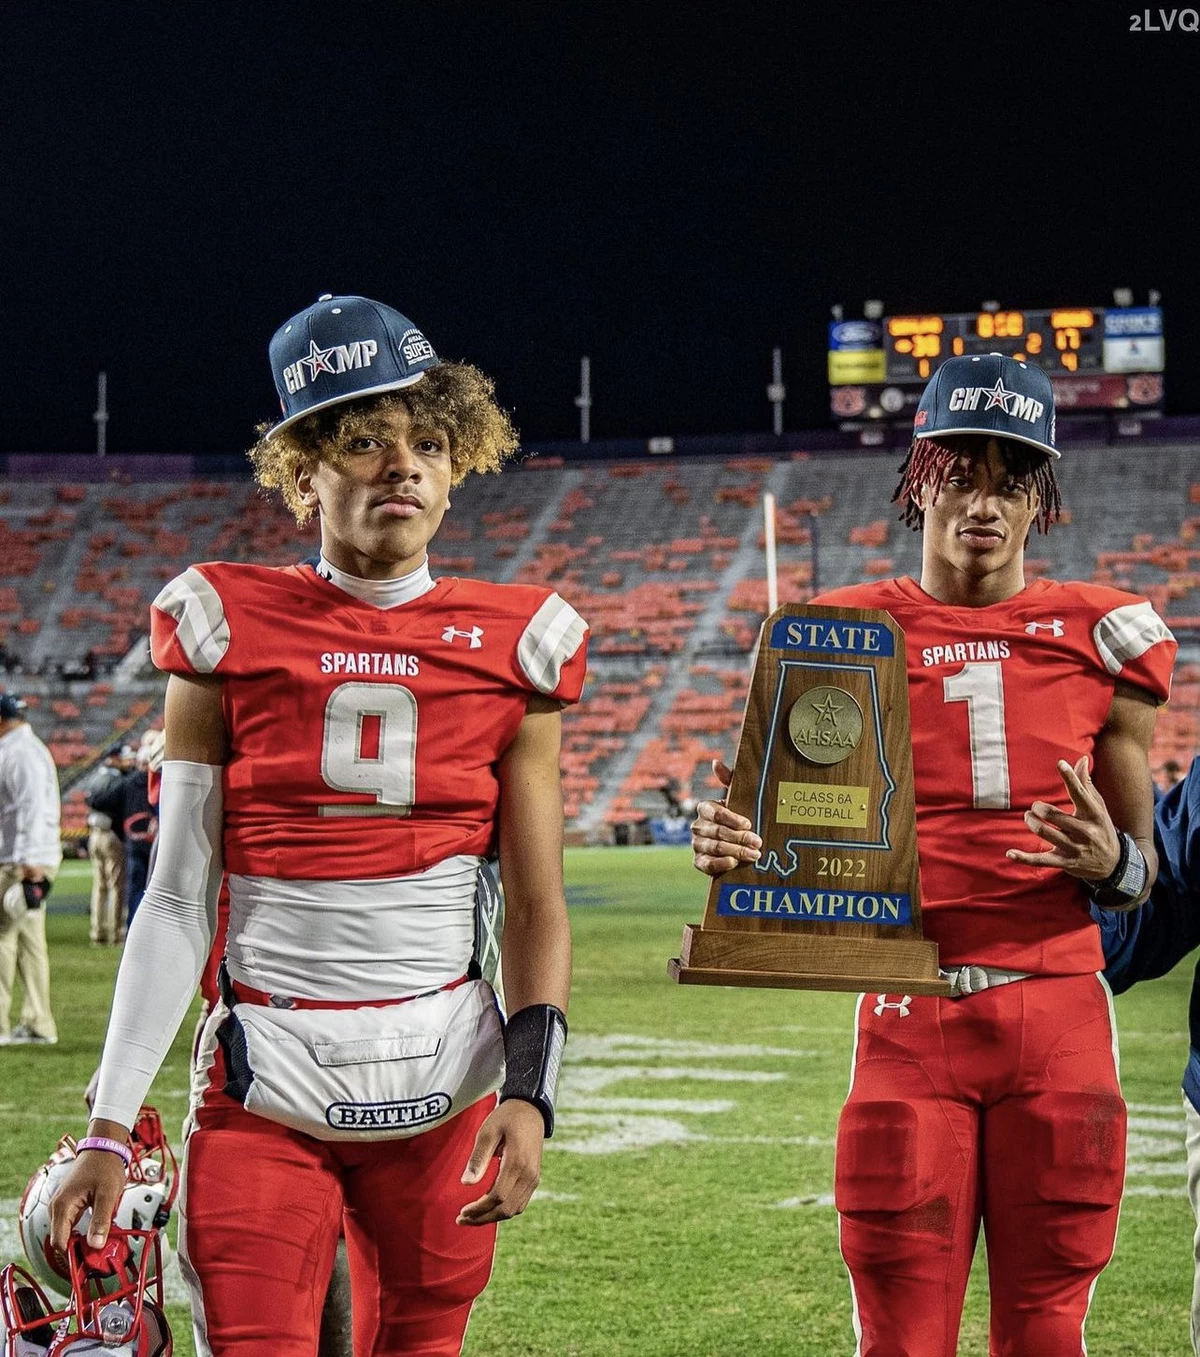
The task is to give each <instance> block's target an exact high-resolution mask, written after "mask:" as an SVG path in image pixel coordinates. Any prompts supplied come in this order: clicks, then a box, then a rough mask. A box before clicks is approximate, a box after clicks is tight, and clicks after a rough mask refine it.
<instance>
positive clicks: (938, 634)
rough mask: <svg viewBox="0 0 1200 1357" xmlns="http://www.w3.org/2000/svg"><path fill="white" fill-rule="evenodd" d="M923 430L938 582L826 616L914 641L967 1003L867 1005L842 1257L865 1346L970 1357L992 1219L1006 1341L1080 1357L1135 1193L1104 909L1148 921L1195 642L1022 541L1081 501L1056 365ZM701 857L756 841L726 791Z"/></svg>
mask: <svg viewBox="0 0 1200 1357" xmlns="http://www.w3.org/2000/svg"><path fill="white" fill-rule="evenodd" d="M915 435H916V436H915V439H914V442H913V445H912V448H911V450H910V452H909V456H908V458H907V459H906V460H905V462H904V465H903V466H902V468H901V479H900V484H899V487H898V489H897V492H896V495H895V498H896V499H897V500H899V501H900V503H901V505H902V509H903V516H904V518H905V520H906V521H907V522H908V523H909V524H910V525H911V526H913V527H914V528H918V529H921V530H922V531H923V547H922V564H921V578H920V581H919V582H918V581H916V580H913V579H907V578H905V579H893V580H888V581H884V582H878V583H871V584H864V585H857V586H853V587H850V588H844V589H836V590H833V591H832V592H830V593H828V594H825V595H823V596H822V597H820V598H818V599H816V600H814V601H815V602H817V603H827V604H829V605H831V606H832V605H837V606H846V607H855V608H883V609H886V610H887V611H888V612H890V613H891V615H892V616H893V617H894V618H895V619H896V621H897V622H898V623H899V624H900V625H901V627H902V628H903V630H904V633H905V641H906V651H907V660H908V683H909V698H910V703H911V714H912V741H913V768H914V774H915V781H916V812H917V839H918V851H919V859H920V868H921V891H922V904H923V909H924V920H925V932H926V935H927V936H929V937H931V938H933V939H934V940H936V941H937V943H938V946H939V953H940V960H941V964H942V966H943V968H944V971H943V974H944V975H945V976H946V977H947V978H948V979H949V980H950V981H951V983H952V986H953V993H952V996H951V997H949V998H936V997H909V996H905V997H904V998H903V1000H902V1001H901V1002H899V1003H897V1002H895V999H897V998H898V997H899V996H892V1000H893V1001H892V1002H889V1001H888V998H887V996H883V995H880V996H875V995H867V996H863V997H864V998H865V999H866V1000H867V1002H865V1003H864V1002H863V1001H862V999H860V1000H859V1005H858V1012H857V1018H856V1026H857V1036H856V1041H855V1054H854V1064H853V1073H852V1082H851V1087H850V1093H849V1096H848V1098H847V1101H846V1104H845V1106H844V1108H843V1110H842V1114H841V1118H840V1121H839V1125H838V1136H837V1152H836V1170H835V1200H836V1205H837V1208H838V1211H839V1213H840V1217H841V1247H842V1255H843V1257H844V1259H845V1262H846V1266H847V1268H848V1269H849V1272H850V1280H851V1291H852V1301H853V1322H854V1327H855V1332H856V1334H857V1336H858V1340H859V1348H858V1351H859V1352H860V1353H861V1354H863V1357H868V1355H870V1354H873V1355H874V1357H883V1354H888V1357H891V1355H892V1354H896V1353H912V1354H918V1353H919V1354H921V1357H952V1355H953V1353H954V1352H955V1350H956V1346H957V1338H958V1328H959V1321H960V1316H961V1310H962V1300H963V1293H964V1289H965V1287H966V1282H967V1276H968V1273H969V1270H970V1266H971V1259H972V1257H973V1255H974V1252H975V1244H976V1238H977V1235H978V1232H979V1228H980V1225H981V1224H982V1226H983V1230H984V1233H985V1237H986V1240H987V1257H988V1272H989V1279H990V1287H991V1340H990V1341H991V1347H990V1351H991V1352H992V1353H993V1354H996V1355H997V1357H1000V1355H1001V1354H1006V1355H1007V1357H1019V1355H1021V1354H1030V1353H1055V1354H1061V1355H1062V1357H1065V1355H1066V1354H1071V1353H1074V1354H1081V1353H1083V1351H1084V1347H1083V1325H1084V1320H1085V1317H1086V1314H1087V1309H1088V1305H1089V1302H1090V1300H1091V1295H1092V1290H1093V1287H1094V1285H1095V1282H1096V1279H1097V1277H1098V1276H1099V1274H1100V1271H1101V1270H1102V1269H1103V1267H1104V1266H1105V1264H1106V1263H1107V1262H1108V1260H1109V1257H1110V1256H1111V1254H1112V1249H1113V1244H1114V1240H1115V1237H1116V1228H1117V1215H1118V1210H1119V1206H1120V1199H1121V1189H1122V1183H1123V1178H1124V1159H1125V1106H1124V1103H1123V1101H1122V1098H1121V1090H1120V1086H1119V1084H1118V1080H1117V1057H1116V1031H1115V1027H1114V1023H1113V1015H1112V1005H1111V996H1110V992H1109V989H1108V987H1107V985H1106V984H1105V982H1104V980H1103V978H1102V976H1101V975H1100V971H1101V970H1102V968H1103V965H1104V958H1103V955H1102V952H1101V944H1100V931H1099V929H1098V928H1097V927H1096V924H1095V922H1094V921H1093V919H1092V917H1091V914H1090V912H1089V904H1090V903H1091V902H1095V903H1097V904H1098V905H1099V906H1100V907H1102V908H1104V909H1113V910H1125V909H1129V908H1131V907H1133V906H1136V905H1137V904H1139V903H1140V902H1141V901H1142V900H1143V899H1145V897H1146V895H1147V894H1148V892H1149V890H1150V886H1151V884H1152V882H1153V880H1154V875H1155V870H1156V862H1157V859H1156V854H1155V849H1154V841H1153V809H1154V807H1153V795H1152V783H1151V776H1150V767H1149V749H1150V741H1151V737H1152V735H1153V731H1154V722H1155V713H1156V708H1157V706H1158V705H1159V704H1160V703H1162V702H1164V701H1165V700H1166V698H1167V695H1168V692H1169V688H1170V675H1171V668H1172V664H1173V662H1174V657H1175V649H1176V647H1175V643H1174V640H1173V638H1172V636H1171V634H1170V632H1169V631H1168V629H1167V627H1166V626H1165V625H1164V623H1163V622H1162V620H1161V619H1160V618H1159V617H1158V616H1157V614H1156V613H1155V612H1154V610H1153V608H1152V607H1151V605H1150V604H1149V603H1148V602H1146V601H1145V600H1143V599H1140V598H1137V597H1135V596H1133V595H1131V594H1127V593H1122V592H1119V591H1118V590H1115V589H1109V588H1105V587H1101V586H1098V585H1093V584H1058V583H1054V582H1052V581H1050V580H1046V579H1038V580H1034V581H1032V582H1029V583H1027V582H1026V579H1025V569H1024V551H1025V544H1026V538H1027V536H1028V534H1029V533H1030V531H1031V530H1032V529H1033V528H1034V527H1035V526H1036V527H1037V528H1038V529H1039V530H1041V531H1045V530H1046V529H1048V527H1049V526H1050V524H1051V523H1052V522H1053V521H1054V519H1055V518H1056V517H1057V515H1058V508H1059V494H1058V488H1057V485H1056V482H1055V479H1054V475H1053V471H1052V465H1053V461H1054V460H1055V459H1057V457H1058V455H1059V454H1058V452H1057V450H1056V448H1055V446H1054V397H1053V392H1052V390H1051V387H1050V382H1049V379H1048V378H1047V377H1046V375H1045V374H1044V373H1043V372H1042V371H1041V370H1040V369H1038V368H1035V367H1033V366H1031V365H1027V364H1025V363H1023V362H1019V361H1016V360H1014V359H1010V358H1006V357H1001V356H1000V355H997V354H993V355H988V356H983V357H977V358H972V357H960V358H952V359H950V360H949V361H947V362H946V363H944V364H943V365H942V366H941V367H940V368H939V369H938V371H937V372H936V373H935V374H934V377H933V378H932V380H931V381H930V383H929V385H928V386H927V387H926V390H925V392H924V394H923V396H922V399H921V403H920V406H919V408H918V411H917V415H916V419H915ZM726 772H727V770H725V769H723V768H720V769H719V775H720V776H724V775H725V774H726ZM1030 836H1036V838H1031V837H1030ZM1039 841H1040V842H1039ZM692 843H693V850H694V853H695V863H696V866H697V867H699V868H700V870H702V871H704V872H707V873H708V874H710V875H718V874H720V873H721V872H724V871H728V870H730V869H731V868H732V867H734V866H735V865H738V864H740V863H746V862H752V861H754V860H756V859H757V857H758V855H759V849H760V847H761V840H760V838H759V836H758V835H757V834H756V833H755V829H754V826H753V824H752V823H751V822H750V821H749V820H747V819H745V818H744V817H742V816H738V815H735V814H733V813H732V812H731V811H729V810H728V809H727V808H726V807H724V806H722V805H719V804H717V803H714V802H711V801H708V802H702V803H701V805H700V806H699V807H698V814H697V818H696V820H695V822H694V825H693V840H692Z"/></svg>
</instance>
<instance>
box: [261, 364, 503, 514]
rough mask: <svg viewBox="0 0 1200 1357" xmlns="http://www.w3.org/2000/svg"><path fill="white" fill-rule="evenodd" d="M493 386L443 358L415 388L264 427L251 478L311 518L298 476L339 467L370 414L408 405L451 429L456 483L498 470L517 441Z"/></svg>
mask: <svg viewBox="0 0 1200 1357" xmlns="http://www.w3.org/2000/svg"><path fill="white" fill-rule="evenodd" d="M495 389H496V388H495V383H494V382H493V381H492V379H491V378H490V377H488V376H487V375H486V374H485V373H482V372H480V371H479V369H478V368H476V367H472V366H471V364H470V363H441V364H439V365H438V366H437V367H435V368H430V369H429V370H428V371H427V372H426V373H425V375H424V377H422V378H421V380H420V381H419V382H417V383H416V384H415V385H413V386H409V387H404V388H403V389H401V390H399V391H385V392H383V393H382V394H380V395H376V396H362V397H360V398H359V399H357V400H347V401H340V402H339V403H338V404H337V405H331V406H329V407H328V408H327V409H325V410H318V411H316V412H315V413H314V414H311V415H306V416H305V417H304V418H303V419H298V420H297V421H296V423H295V424H292V425H289V427H288V428H286V429H283V430H281V431H280V432H279V433H275V432H274V429H275V427H276V426H275V425H273V424H270V423H266V424H260V425H259V426H258V428H257V429H256V432H257V434H258V442H257V443H255V445H254V446H253V447H252V448H251V449H250V451H249V453H248V456H249V458H250V461H251V463H252V465H253V467H254V479H255V480H256V481H257V482H258V484H259V485H261V486H262V488H263V489H264V490H278V491H279V493H280V495H282V497H283V502H284V503H285V504H286V505H287V507H288V508H289V509H290V510H291V512H292V515H293V517H294V518H295V520H296V522H297V523H306V522H307V521H308V519H309V518H310V517H311V516H312V513H313V510H312V509H311V508H310V507H309V506H308V505H307V504H305V503H304V502H303V501H302V500H301V498H300V494H299V492H298V491H297V489H296V473H297V472H298V471H300V470H302V469H304V468H310V469H311V468H312V467H315V466H316V465H317V463H318V462H328V463H331V464H334V465H336V464H337V463H338V462H339V461H341V460H342V458H343V457H344V456H345V449H346V448H347V446H348V445H349V443H350V441H351V440H352V439H353V437H354V436H355V434H356V433H357V432H358V431H359V430H360V429H361V428H362V427H363V426H364V424H366V423H367V422H368V421H369V420H370V418H371V417H372V416H375V415H378V414H380V413H383V412H386V411H389V410H395V409H404V410H406V411H407V412H408V417H409V419H410V420H412V422H413V423H414V424H419V425H423V426H425V427H428V428H434V429H440V430H442V431H443V432H444V433H445V434H446V436H447V437H448V438H449V440H450V468H451V478H450V483H451V484H452V485H459V484H461V482H462V481H463V480H465V479H466V477H467V474H468V472H471V471H481V472H483V471H499V470H500V468H501V467H502V466H503V465H504V463H505V462H506V461H507V460H508V459H509V458H510V457H512V456H513V454H514V453H515V452H516V451H517V448H518V446H519V444H518V439H517V431H516V429H514V428H513V425H512V421H511V420H510V419H509V417H508V415H507V413H506V412H505V411H504V410H502V409H501V408H500V407H499V406H498V405H497V404H496V400H495Z"/></svg>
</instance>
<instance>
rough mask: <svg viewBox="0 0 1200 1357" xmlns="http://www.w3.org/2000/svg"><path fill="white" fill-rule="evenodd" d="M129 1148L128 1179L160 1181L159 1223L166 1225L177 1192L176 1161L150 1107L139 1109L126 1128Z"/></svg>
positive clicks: (149, 1181)
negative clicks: (131, 1125) (161, 1195)
mask: <svg viewBox="0 0 1200 1357" xmlns="http://www.w3.org/2000/svg"><path fill="white" fill-rule="evenodd" d="M129 1148H130V1150H132V1152H133V1159H132V1161H131V1162H130V1165H129V1171H128V1176H129V1181H130V1182H131V1183H147V1184H153V1185H156V1186H157V1185H161V1186H163V1188H164V1189H165V1191H164V1193H163V1205H162V1208H161V1209H162V1211H163V1220H162V1222H161V1223H162V1224H163V1225H165V1224H166V1217H167V1216H168V1215H170V1212H171V1207H172V1206H174V1205H175V1197H176V1194H177V1193H178V1192H179V1165H178V1163H177V1162H176V1160H175V1151H174V1150H173V1149H172V1148H171V1146H170V1145H169V1144H168V1142H167V1136H166V1132H165V1131H164V1130H163V1124H162V1118H161V1117H160V1116H159V1115H158V1113H157V1112H156V1111H155V1109H154V1108H153V1107H143V1108H142V1109H141V1110H140V1111H139V1112H138V1117H137V1121H135V1122H134V1123H133V1129H132V1130H131V1131H130V1132H129Z"/></svg>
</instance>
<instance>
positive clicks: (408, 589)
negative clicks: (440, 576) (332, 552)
mask: <svg viewBox="0 0 1200 1357" xmlns="http://www.w3.org/2000/svg"><path fill="white" fill-rule="evenodd" d="M316 571H317V574H318V575H320V577H321V578H322V579H323V580H328V581H329V583H330V584H336V585H337V587H338V588H339V589H341V590H342V591H343V592H345V593H347V594H351V595H353V596H354V597H355V598H357V599H361V600H362V602H364V603H370V604H371V606H372V607H375V608H395V607H397V606H398V605H399V604H401V603H411V602H412V601H413V599H414V598H420V597H421V595H422V594H427V593H428V592H429V591H430V589H432V588H433V576H432V575H430V573H429V557H428V556H426V558H425V559H424V560H423V561H422V562H421V564H420V565H419V566H418V567H417V568H416V569H415V570H414V571H413V572H412V573H411V574H410V575H401V576H400V578H399V579H398V580H364V579H362V578H361V577H360V576H358V575H347V574H346V572H345V571H344V570H339V569H338V568H337V566H336V565H331V564H330V563H329V562H328V561H327V560H326V559H325V556H324V553H322V555H321V559H320V560H319V561H318V562H317V564H316Z"/></svg>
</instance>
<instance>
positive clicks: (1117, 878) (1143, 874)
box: [1084, 829, 1150, 909]
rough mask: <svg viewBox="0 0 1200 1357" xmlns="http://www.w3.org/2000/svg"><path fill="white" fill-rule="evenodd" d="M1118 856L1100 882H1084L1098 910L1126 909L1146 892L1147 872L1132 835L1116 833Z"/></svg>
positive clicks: (1148, 870)
mask: <svg viewBox="0 0 1200 1357" xmlns="http://www.w3.org/2000/svg"><path fill="white" fill-rule="evenodd" d="M1117 838H1118V839H1119V840H1120V844H1121V856H1120V857H1119V858H1118V859H1117V865H1116V867H1115V868H1114V869H1113V871H1112V873H1111V874H1110V875H1109V876H1106V877H1105V878H1104V880H1103V881H1086V882H1084V885H1085V886H1087V892H1088V894H1089V895H1090V896H1091V897H1092V899H1093V900H1094V901H1095V902H1096V904H1098V905H1099V906H1100V908H1101V909H1128V907H1129V906H1130V905H1132V904H1133V903H1134V901H1136V900H1137V899H1138V897H1139V896H1140V895H1141V894H1142V892H1143V891H1144V890H1145V889H1146V878H1147V876H1148V875H1149V873H1150V869H1149V867H1148V866H1147V865H1146V859H1145V856H1144V855H1143V853H1142V850H1141V849H1140V848H1139V847H1138V846H1137V843H1136V842H1135V840H1134V838H1133V836H1132V835H1131V834H1126V833H1125V831H1124V830H1123V829H1118V830H1117Z"/></svg>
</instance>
